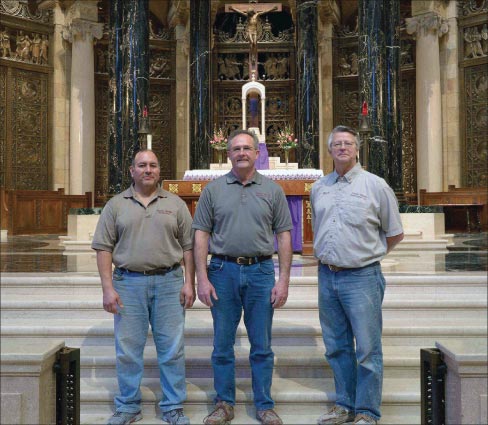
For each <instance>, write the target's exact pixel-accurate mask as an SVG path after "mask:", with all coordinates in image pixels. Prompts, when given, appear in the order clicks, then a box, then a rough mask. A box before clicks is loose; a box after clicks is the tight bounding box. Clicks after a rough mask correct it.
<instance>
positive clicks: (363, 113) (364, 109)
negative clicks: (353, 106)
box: [361, 101, 368, 115]
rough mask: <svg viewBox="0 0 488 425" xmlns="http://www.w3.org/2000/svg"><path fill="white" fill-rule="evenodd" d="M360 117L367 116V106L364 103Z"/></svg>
mask: <svg viewBox="0 0 488 425" xmlns="http://www.w3.org/2000/svg"><path fill="white" fill-rule="evenodd" d="M361 113H362V115H368V104H367V103H366V101H364V102H363V110H362V111H361Z"/></svg>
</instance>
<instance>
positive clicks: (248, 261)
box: [212, 254, 273, 266]
mask: <svg viewBox="0 0 488 425" xmlns="http://www.w3.org/2000/svg"><path fill="white" fill-rule="evenodd" d="M212 257H213V258H219V259H221V260H224V261H230V262H231V263H237V264H239V265H240V266H251V265H253V264H256V263H260V262H261V261H266V260H270V259H271V258H273V256H272V255H260V256H256V257H230V256H228V255H219V254H213V255H212Z"/></svg>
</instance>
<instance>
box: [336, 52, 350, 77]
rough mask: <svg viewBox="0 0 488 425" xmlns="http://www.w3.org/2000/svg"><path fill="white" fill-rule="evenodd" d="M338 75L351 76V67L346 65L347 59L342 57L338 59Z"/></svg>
mask: <svg viewBox="0 0 488 425" xmlns="http://www.w3.org/2000/svg"><path fill="white" fill-rule="evenodd" d="M338 66H339V75H350V74H351V65H349V64H348V63H347V59H346V58H345V57H344V56H342V57H341V58H340V59H339V65H338Z"/></svg>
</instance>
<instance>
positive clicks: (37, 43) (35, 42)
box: [32, 33, 42, 63]
mask: <svg viewBox="0 0 488 425" xmlns="http://www.w3.org/2000/svg"><path fill="white" fill-rule="evenodd" d="M41 41H42V40H41V36H40V35H39V34H37V33H36V34H33V35H32V62H34V63H39V62H40V61H41Z"/></svg>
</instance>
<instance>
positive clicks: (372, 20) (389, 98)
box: [358, 0, 402, 192]
mask: <svg viewBox="0 0 488 425" xmlns="http://www.w3.org/2000/svg"><path fill="white" fill-rule="evenodd" d="M358 12H359V46H358V49H359V88H360V93H361V102H362V101H366V103H367V105H368V117H369V123H370V127H371V137H370V139H369V141H368V143H369V160H368V164H367V165H368V171H370V172H372V173H374V174H377V175H379V176H381V177H383V178H384V179H385V180H386V181H387V182H388V183H389V184H390V185H391V186H392V188H393V189H394V190H395V191H398V192H400V191H401V190H402V167H401V164H402V146H401V115H400V107H399V93H398V88H399V78H400V34H399V31H400V30H399V24H400V3H399V0H359V11H358ZM360 108H361V105H358V111H359V110H360Z"/></svg>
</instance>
